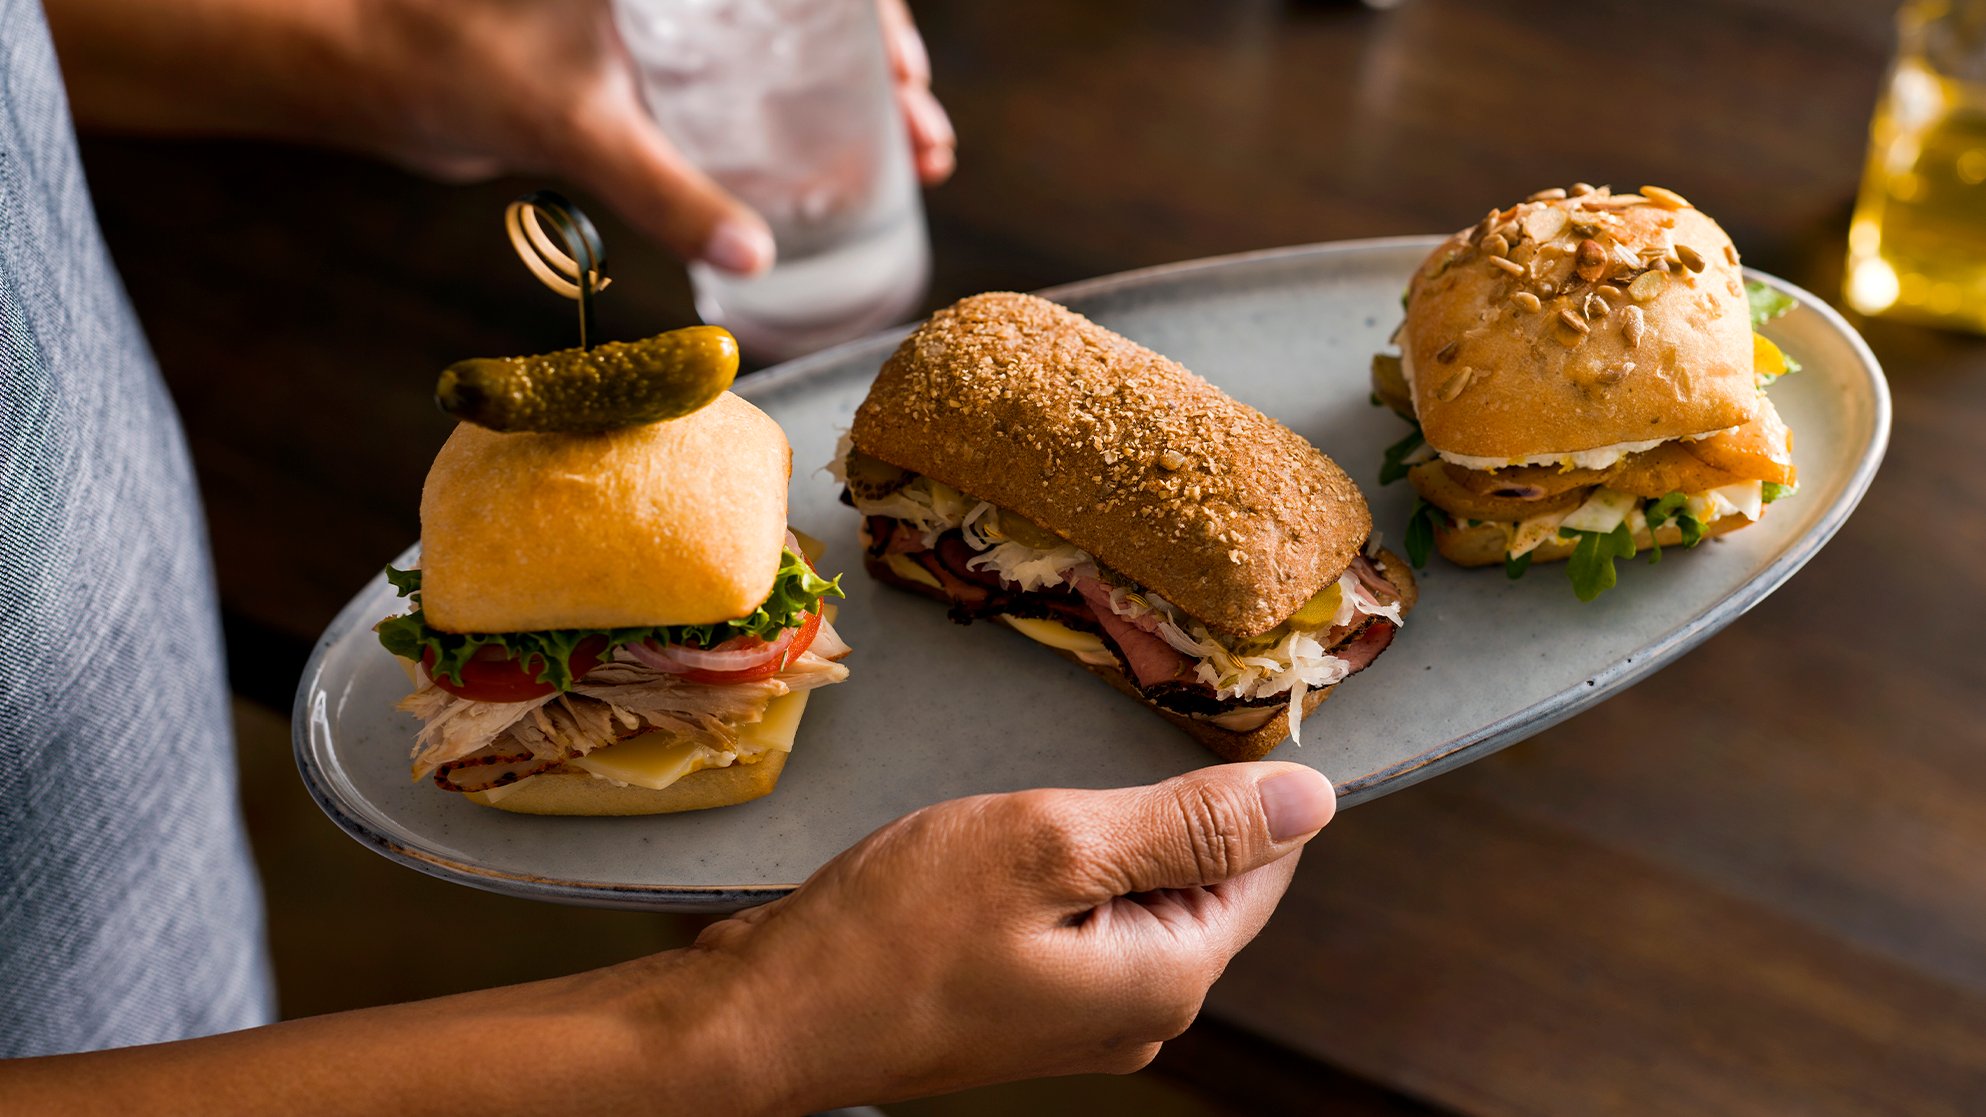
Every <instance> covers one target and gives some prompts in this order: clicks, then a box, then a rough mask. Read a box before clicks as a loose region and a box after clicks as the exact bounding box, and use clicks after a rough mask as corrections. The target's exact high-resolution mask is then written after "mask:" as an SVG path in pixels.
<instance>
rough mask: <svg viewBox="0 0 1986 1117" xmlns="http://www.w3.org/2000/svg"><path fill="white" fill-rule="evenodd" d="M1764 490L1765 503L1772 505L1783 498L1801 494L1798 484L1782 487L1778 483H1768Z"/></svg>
mask: <svg viewBox="0 0 1986 1117" xmlns="http://www.w3.org/2000/svg"><path fill="white" fill-rule="evenodd" d="M1764 490H1765V491H1764V494H1763V496H1764V499H1765V503H1767V504H1771V503H1772V502H1773V501H1775V500H1778V499H1779V498H1780V497H1782V496H1792V495H1793V494H1794V493H1796V492H1799V491H1800V486H1799V484H1798V482H1795V483H1794V484H1791V485H1782V484H1780V483H1779V482H1777V481H1767V482H1766V483H1765V485H1764Z"/></svg>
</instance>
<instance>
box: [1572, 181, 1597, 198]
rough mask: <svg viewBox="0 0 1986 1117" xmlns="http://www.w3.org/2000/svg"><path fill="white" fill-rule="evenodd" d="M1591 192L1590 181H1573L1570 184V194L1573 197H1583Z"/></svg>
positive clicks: (1591, 185)
mask: <svg viewBox="0 0 1986 1117" xmlns="http://www.w3.org/2000/svg"><path fill="white" fill-rule="evenodd" d="M1592 192H1593V184H1592V183H1590V182H1575V183H1573V184H1572V196H1573V197H1575V198H1583V197H1585V196H1586V195H1588V194H1591V193H1592Z"/></svg>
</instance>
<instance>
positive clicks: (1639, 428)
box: [1373, 184, 1795, 600]
mask: <svg viewBox="0 0 1986 1117" xmlns="http://www.w3.org/2000/svg"><path fill="white" fill-rule="evenodd" d="M1789 305H1790V300H1786V299H1785V298H1784V297H1783V296H1780V295H1777V294H1776V293H1774V292H1771V291H1769V290H1767V289H1765V288H1758V289H1756V290H1755V291H1754V292H1753V293H1752V294H1751V295H1750V296H1749V297H1748V295H1747V291H1746V284H1745V281H1744V276H1743V273H1742V272H1741V271H1740V270H1739V267H1738V252H1737V249H1736V248H1735V247H1734V246H1733V245H1732V243H1731V238H1730V237H1728V236H1726V235H1725V233H1724V230H1723V229H1721V228H1719V227H1718V225H1717V223H1716V222H1715V221H1712V220H1711V219H1710V218H1709V217H1707V216H1705V215H1704V214H1703V213H1702V212H1701V211H1699V210H1697V209H1695V208H1694V207H1692V206H1691V205H1690V204H1689V203H1688V202H1687V201H1685V200H1684V199H1683V198H1682V197H1680V196H1679V195H1677V194H1675V193H1674V192H1673V191H1669V190H1664V189H1661V188H1659V187H1652V186H1650V187H1643V188H1642V190H1641V192H1640V193H1637V194H1614V193H1612V192H1610V191H1609V190H1607V189H1606V188H1605V187H1600V188H1597V189H1596V188H1593V187H1588V186H1585V185H1584V184H1581V185H1579V186H1576V187H1574V188H1573V190H1571V191H1566V190H1549V191H1544V192H1542V193H1539V194H1535V195H1532V197H1531V198H1529V199H1528V200H1526V201H1524V202H1523V203H1521V204H1518V205H1516V206H1512V207H1510V208H1508V209H1500V210H1492V211H1491V212H1490V213H1489V215H1488V216H1487V217H1485V218H1483V220H1482V222H1481V223H1480V224H1478V225H1476V226H1475V227H1474V228H1472V229H1466V230H1464V231H1462V232H1460V233H1457V234H1455V235H1454V236H1452V237H1450V238H1448V240H1447V241H1445V242H1444V243H1443V244H1442V245H1441V246H1440V247H1439V248H1437V249H1435V250H1434V252H1433V253H1432V254H1430V255H1429V256H1428V258H1427V260H1426V262H1425V263H1423V264H1422V265H1421V267H1420V269H1419V270H1418V271H1417V272H1416V273H1415V275H1414V277H1413V280H1412V283H1411V285H1410V286H1409V288H1408V290H1407V298H1406V319H1405V321H1404V323H1403V324H1402V325H1401V327H1400V330H1399V333H1398V334H1396V335H1395V341H1396V342H1397V343H1398V345H1399V348H1400V355H1399V356H1398V357H1397V358H1395V357H1391V356H1385V355H1382V356H1381V357H1379V358H1378V359H1377V360H1376V361H1375V362H1374V365H1373V381H1374V388H1375V392H1376V398H1377V399H1378V401H1380V402H1383V403H1386V404H1388V405H1390V406H1391V407H1392V408H1393V409H1394V410H1395V411H1398V412H1399V413H1400V414H1401V415H1402V416H1404V417H1406V418H1408V419H1410V420H1413V421H1415V422H1416V424H1417V429H1416V431H1415V432H1414V433H1413V434H1411V435H1409V436H1408V437H1407V438H1406V439H1405V440H1403V441H1402V442H1401V443H1399V444H1398V445H1396V446H1394V447H1393V448H1392V449H1391V450H1390V451H1388V455H1387V457H1388V460H1387V465H1386V470H1385V473H1384V474H1383V475H1382V477H1381V480H1382V481H1392V480H1395V479H1397V478H1398V477H1400V476H1405V477H1406V478H1407V479H1408V480H1409V481H1410V482H1412V484H1413V486H1414V488H1415V490H1416V491H1417V492H1418V493H1419V494H1420V503H1419V505H1418V506H1417V508H1416V511H1415V515H1414V519H1413V521H1412V524H1411V525H1410V528H1409V531H1408V536H1407V546H1408V554H1409V557H1410V558H1412V559H1413V560H1414V563H1415V565H1420V564H1421V563H1423V562H1424V561H1425V560H1426V553H1427V551H1428V549H1429V547H1430V545H1431V546H1432V547H1433V548H1434V549H1438V550H1439V551H1440V552H1441V554H1442V555H1443V556H1444V557H1446V558H1447V559H1449V560H1450V561H1452V562H1455V563H1458V564H1460V565H1463V566H1485V565H1491V564H1495V563H1503V564H1505V566H1506V568H1507V570H1508V571H1509V573H1510V576H1511V577H1513V578H1515V577H1518V576H1520V575H1521V574H1522V573H1523V572H1524V570H1525V568H1526V567H1528V566H1529V565H1530V564H1531V563H1532V562H1534V561H1544V562H1552V561H1557V560H1560V559H1570V560H1571V563H1570V566H1569V568H1568V572H1569V573H1570V575H1571V577H1572V582H1573V587H1574V589H1575V590H1576V591H1577V593H1578V595H1579V596H1580V598H1582V599H1584V600H1590V599H1592V598H1593V597H1594V596H1596V595H1597V594H1599V593H1600V592H1601V591H1602V590H1604V589H1606V588H1607V587H1609V586H1612V585H1613V584H1614V581H1615V577H1616V576H1615V573H1614V559H1615V558H1627V557H1632V556H1633V555H1635V554H1636V553H1638V552H1640V551H1644V550H1646V551H1651V552H1652V557H1653V558H1654V559H1657V560H1659V558H1660V555H1661V549H1662V548H1663V547H1673V546H1676V545H1678V544H1680V545H1683V546H1685V547H1694V546H1695V545H1696V544H1697V543H1698V542H1700V541H1701V540H1703V539H1705V538H1708V537H1710V536H1713V535H1720V534H1723V533H1724V532H1728V531H1732V530H1735V529H1737V528H1740V527H1744V526H1745V525H1747V524H1750V523H1752V522H1754V521H1756V520H1757V519H1758V518H1759V517H1760V515H1761V514H1762V512H1763V509H1764V506H1765V505H1766V504H1769V503H1771V502H1772V501H1773V500H1775V499H1777V498H1779V497H1781V496H1784V495H1786V494H1788V493H1790V492H1792V491H1793V487H1794V485H1795V476H1794V469H1793V457H1792V433H1791V432H1790V431H1788V430H1787V428H1786V425H1785V423H1783V422H1782V421H1781V420H1780V418H1779V413H1778V412H1777V411H1775V410H1774V409H1773V406H1772V401H1771V400H1770V399H1768V398H1766V395H1765V385H1766V384H1768V383H1770V382H1771V380H1772V379H1773V378H1774V377H1776V376H1778V375H1780V374H1782V373H1785V372H1787V371H1790V370H1791V368H1792V366H1791V364H1790V362H1789V361H1788V360H1787V358H1786V357H1785V355H1784V354H1782V353H1781V352H1780V351H1779V350H1778V348H1777V347H1776V346H1774V345H1773V344H1772V343H1771V342H1770V341H1768V340H1766V339H1765V338H1764V337H1763V336H1762V335H1759V334H1757V333H1755V332H1754V329H1753V327H1754V325H1755V324H1756V321H1762V320H1763V319H1764V318H1767V317H1770V316H1771V315H1772V314H1774V313H1778V312H1780V311H1782V310H1784V309H1785V308H1786V307H1787V306H1789Z"/></svg>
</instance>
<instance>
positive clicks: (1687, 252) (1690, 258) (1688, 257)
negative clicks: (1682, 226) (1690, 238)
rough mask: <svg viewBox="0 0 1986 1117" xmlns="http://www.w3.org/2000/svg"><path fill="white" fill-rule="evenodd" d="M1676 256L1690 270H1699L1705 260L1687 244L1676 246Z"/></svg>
mask: <svg viewBox="0 0 1986 1117" xmlns="http://www.w3.org/2000/svg"><path fill="white" fill-rule="evenodd" d="M1676 258H1677V259H1679V260H1681V261H1682V262H1683V266H1684V267H1686V268H1688V269H1689V270H1691V271H1695V272H1700V271H1702V270H1703V269H1704V265H1705V261H1704V259H1703V254H1702V253H1701V252H1698V251H1697V250H1696V249H1694V248H1691V247H1690V246H1689V245H1687V244H1679V245H1677V246H1676Z"/></svg>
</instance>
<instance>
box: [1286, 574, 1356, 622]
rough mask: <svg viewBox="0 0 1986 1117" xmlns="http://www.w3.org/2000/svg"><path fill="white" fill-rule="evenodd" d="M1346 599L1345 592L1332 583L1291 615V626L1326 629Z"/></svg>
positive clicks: (1313, 595)
mask: <svg viewBox="0 0 1986 1117" xmlns="http://www.w3.org/2000/svg"><path fill="white" fill-rule="evenodd" d="M1344 599H1345V591H1344V590H1342V589H1340V588H1338V583H1336V582H1332V583H1331V584H1330V585H1328V586H1325V587H1324V588H1323V589H1321V590H1318V591H1317V592H1316V593H1315V594H1312V595H1311V598H1310V600H1309V601H1306V602H1304V603H1303V605H1302V606H1301V607H1300V608H1298V609H1297V611H1296V612H1294V613H1291V614H1290V619H1289V624H1290V626H1291V627H1293V628H1324V627H1326V626H1328V625H1329V624H1330V623H1331V622H1332V621H1333V620H1335V619H1336V618H1337V616H1338V606H1339V605H1340V604H1341V603H1342V602H1343V601H1344Z"/></svg>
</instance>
